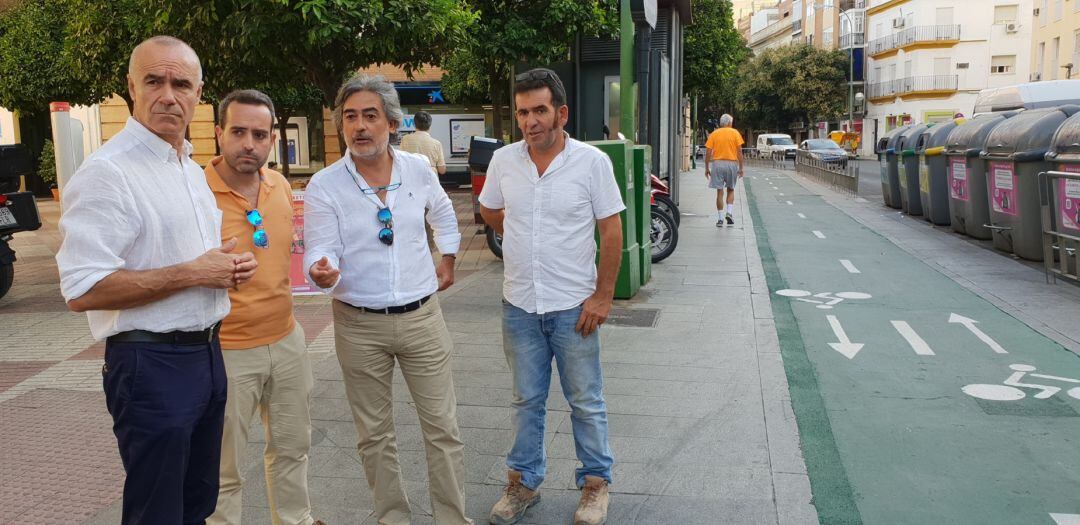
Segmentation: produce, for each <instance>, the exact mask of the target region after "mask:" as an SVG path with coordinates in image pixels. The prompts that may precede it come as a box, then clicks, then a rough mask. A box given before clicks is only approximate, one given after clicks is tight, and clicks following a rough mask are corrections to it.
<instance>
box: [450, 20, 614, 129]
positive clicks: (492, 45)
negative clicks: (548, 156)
mask: <svg viewBox="0 0 1080 525" xmlns="http://www.w3.org/2000/svg"><path fill="white" fill-rule="evenodd" d="M468 4H469V6H470V7H471V8H472V10H473V11H474V12H475V13H476V14H477V16H478V17H479V18H478V21H477V23H476V24H474V25H473V27H472V29H471V31H470V32H469V36H470V38H468V40H467V41H465V42H464V44H463V45H461V46H459V47H458V48H457V49H456V50H455V51H454V53H453V55H452V56H451V57H450V58H449V59H448V60H447V61H446V63H445V67H444V69H445V70H446V74H445V75H444V77H443V90H444V91H445V92H446V93H447V95H449V96H450V98H451V99H452V100H455V101H458V102H480V101H487V100H490V101H491V103H492V106H493V107H494V108H495V111H494V117H495V118H494V120H493V124H494V131H495V135H496V136H497V137H501V136H502V118H501V117H500V115H501V109H502V108H503V107H506V106H507V104H508V101H509V96H508V94H509V91H510V89H509V86H510V71H511V70H512V68H513V66H514V64H516V63H518V62H527V63H540V64H544V63H550V62H556V61H559V60H565V59H566V58H567V57H568V53H569V50H570V45H571V44H572V43H573V41H574V37H575V35H579V34H580V35H581V36H608V35H612V34H614V33H616V32H617V30H618V8H619V2H618V0H525V1H522V0H468Z"/></svg>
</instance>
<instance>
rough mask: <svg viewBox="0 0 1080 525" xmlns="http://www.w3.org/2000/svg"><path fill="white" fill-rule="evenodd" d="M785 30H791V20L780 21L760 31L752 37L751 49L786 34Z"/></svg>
mask: <svg viewBox="0 0 1080 525" xmlns="http://www.w3.org/2000/svg"><path fill="white" fill-rule="evenodd" d="M785 30H787V31H790V30H791V20H785V19H780V20H777V21H775V22H773V23H771V24H769V25H767V26H765V27H764V28H763V29H761V30H760V31H758V32H756V33H753V34H751V35H750V42H749V44H750V47H754V46H756V45H758V44H760V43H762V42H765V41H766V40H768V39H770V38H772V37H774V36H776V35H778V34H780V33H782V32H784V31H785Z"/></svg>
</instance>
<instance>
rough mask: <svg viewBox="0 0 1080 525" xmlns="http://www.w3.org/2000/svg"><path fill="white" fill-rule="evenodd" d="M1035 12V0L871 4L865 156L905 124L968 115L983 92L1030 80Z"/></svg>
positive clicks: (872, 0) (918, 0)
mask: <svg viewBox="0 0 1080 525" xmlns="http://www.w3.org/2000/svg"><path fill="white" fill-rule="evenodd" d="M1072 1H1074V2H1075V1H1077V0H1072ZM1031 9H1032V0H980V1H978V2H972V1H970V0H870V1H869V3H868V4H867V5H866V6H865V18H864V24H865V28H866V48H865V49H866V50H865V52H866V55H867V61H866V74H867V79H868V80H867V83H866V86H865V87H866V89H865V91H864V93H865V96H866V102H867V110H866V115H865V117H864V121H863V127H864V129H865V130H866V132H864V133H863V135H864V136H863V141H862V145H863V146H862V148H861V152H862V153H863V154H864V155H872V154H873V144H874V142H876V138H877V137H878V136H880V135H882V134H884V133H886V132H888V131H889V130H891V129H893V128H895V127H897V126H901V125H904V124H906V123H912V122H918V123H925V122H938V121H944V120H949V119H951V118H953V117H954V116H956V115H957V114H960V115H965V116H970V115H971V112H972V108H973V107H974V102H975V98H976V96H977V94H978V93H979V91H980V90H982V89H985V88H988V87H1000V86H1007V85H1011V84H1018V83H1022V82H1025V81H1027V79H1028V73H1029V71H1030V58H1031V55H1030V53H1028V52H1027V50H1028V49H1029V46H1030V43H1031V41H1032V30H1033V28H1032V23H1031V17H1030V13H1031V12H1032V11H1031ZM1025 14H1027V16H1025Z"/></svg>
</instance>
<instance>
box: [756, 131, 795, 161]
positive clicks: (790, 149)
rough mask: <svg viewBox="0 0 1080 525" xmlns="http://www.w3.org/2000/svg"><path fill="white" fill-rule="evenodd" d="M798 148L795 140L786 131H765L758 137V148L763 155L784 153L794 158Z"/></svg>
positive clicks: (770, 155) (785, 156)
mask: <svg viewBox="0 0 1080 525" xmlns="http://www.w3.org/2000/svg"><path fill="white" fill-rule="evenodd" d="M796 149H797V146H796V145H795V141H793V140H791V135H788V134H786V133H763V134H761V135H758V138H757V150H758V153H759V154H760V155H761V156H762V157H773V156H774V155H776V156H779V155H783V156H784V158H789V159H794V158H795V150H796Z"/></svg>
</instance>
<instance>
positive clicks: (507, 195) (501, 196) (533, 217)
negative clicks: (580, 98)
mask: <svg viewBox="0 0 1080 525" xmlns="http://www.w3.org/2000/svg"><path fill="white" fill-rule="evenodd" d="M480 204H483V205H484V206H485V207H487V208H490V209H503V210H505V219H504V221H503V241H502V248H503V263H504V270H503V273H504V281H503V296H504V297H505V298H506V300H507V301H508V302H509V303H510V304H512V305H514V306H516V307H518V308H521V309H522V310H525V311H527V312H530V313H540V314H543V313H547V312H557V311H562V310H568V309H571V308H574V307H576V306H578V305H580V304H581V303H583V302H585V299H588V298H589V296H590V295H592V294H593V292H595V291H596V240H595V230H596V221H597V220H599V219H605V218H608V217H610V216H612V215H615V214H616V213H619V212H621V211H623V210H625V209H626V206H625V205H624V204H623V201H622V195H621V194H620V193H619V187H618V184H617V183H616V181H615V171H614V169H613V168H612V165H611V159H609V158H608V156H607V155H606V154H604V152H602V151H600V150H599V149H597V148H596V147H594V146H590V145H588V144H585V143H583V142H580V141H577V140H574V139H572V138H570V137H569V136H566V147H565V148H564V149H563V151H562V152H561V153H559V155H558V156H557V157H556V158H555V160H554V161H552V163H551V165H550V166H548V168H547V171H546V172H544V174H543V176H540V174H539V173H538V172H537V169H536V164H534V163H533V161H532V159H531V158H530V157H529V151H528V146H527V145H526V143H525V141H519V142H516V143H514V144H511V145H509V146H506V147H504V148H501V149H499V150H497V151H496V152H495V154H494V155H492V158H491V162H490V163H489V164H488V171H487V180H486V181H485V182H484V189H483V191H482V192H481V193H480Z"/></svg>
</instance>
